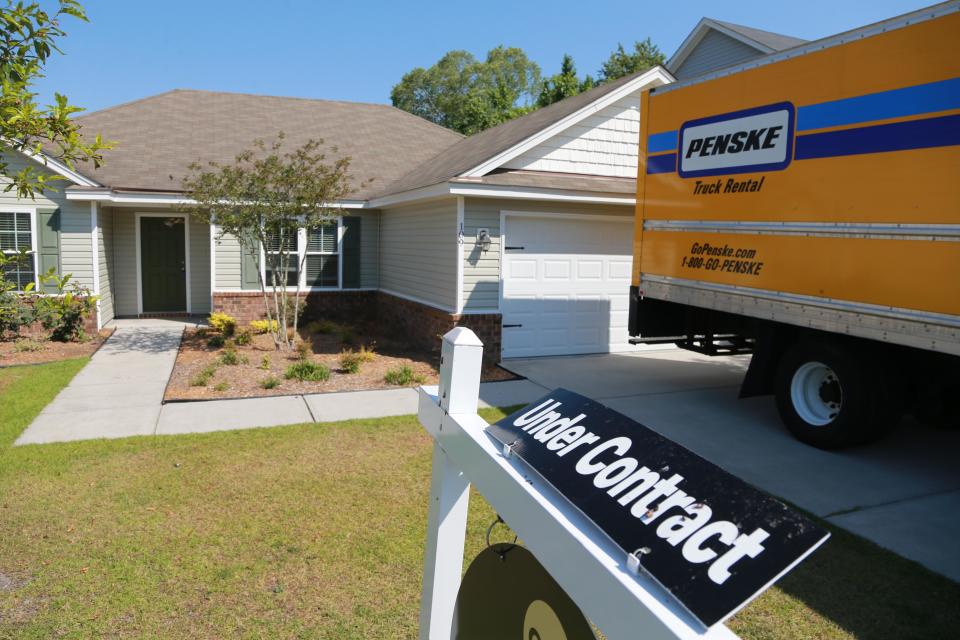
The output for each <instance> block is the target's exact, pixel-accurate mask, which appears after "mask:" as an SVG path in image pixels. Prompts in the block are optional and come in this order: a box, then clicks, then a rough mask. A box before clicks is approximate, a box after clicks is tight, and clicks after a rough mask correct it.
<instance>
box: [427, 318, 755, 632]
mask: <svg viewBox="0 0 960 640" xmlns="http://www.w3.org/2000/svg"><path fill="white" fill-rule="evenodd" d="M482 356H483V345H482V343H481V342H480V340H479V339H478V338H477V336H476V335H475V334H474V333H473V332H472V331H470V330H469V329H465V328H462V327H458V328H456V329H454V330H452V331H450V332H449V333H447V334H446V335H445V336H444V337H443V348H442V360H441V364H440V385H439V386H437V387H421V388H420V390H419V393H420V406H419V418H420V422H421V424H423V426H424V428H426V430H427V432H428V433H429V434H430V435H431V436H432V437H433V438H434V450H433V477H432V481H431V490H430V511H429V520H428V530H427V543H426V557H425V559H424V574H423V595H422V599H421V604H420V638H421V639H422V640H427V639H429V640H449V639H450V637H451V629H452V628H453V614H454V605H455V602H456V598H457V592H458V590H459V588H460V576H461V573H462V570H463V547H464V538H465V535H466V523H467V505H468V500H469V489H470V484H471V483H473V484H474V485H475V486H476V487H477V490H478V491H479V492H480V494H481V495H482V496H483V497H484V498H485V499H486V500H487V502H489V503H490V505H491V506H492V507H493V508H494V509H495V510H496V511H497V513H498V514H500V516H502V517H503V519H504V520H505V521H506V523H507V524H508V525H509V526H510V528H512V529H513V530H514V532H516V533H517V535H518V536H519V537H520V539H521V540H523V542H524V545H525V546H526V547H528V548H529V549H530V551H532V552H533V554H534V555H535V556H536V557H537V559H538V560H539V561H540V563H541V564H542V565H543V566H544V567H545V568H546V569H547V570H548V571H549V572H550V575H551V576H553V578H554V579H555V580H556V581H557V582H558V583H559V584H560V585H561V586H562V587H563V589H564V590H565V591H566V592H567V594H569V595H570V597H571V598H572V599H573V601H574V602H576V604H577V605H578V606H579V607H580V609H581V610H582V611H583V613H584V615H586V616H587V618H588V619H589V620H590V621H591V622H593V623H594V624H595V625H596V626H597V627H598V628H599V629H600V630H601V631H602V632H603V633H604V634H605V635H606V637H607V638H610V639H611V640H619V639H627V638H644V639H645V640H657V639H660V638H663V639H673V638H684V639H686V638H699V639H710V640H714V639H721V638H722V639H731V638H737V636H736V635H735V634H734V633H733V632H731V631H730V630H729V629H727V628H726V627H725V626H724V625H722V624H717V625H714V626H713V627H711V628H709V629H705V628H704V627H703V625H702V624H700V622H698V621H697V620H696V619H695V618H694V617H693V615H691V614H690V613H689V612H687V611H686V610H685V609H684V608H683V607H682V606H681V605H680V604H679V603H677V601H676V600H674V598H673V597H672V596H671V595H670V594H669V593H667V591H666V590H665V589H663V587H661V586H660V585H659V584H657V583H656V582H655V581H654V580H653V579H651V578H649V577H648V576H646V575H644V574H643V573H642V572H641V573H640V574H639V575H637V574H635V573H633V572H632V571H630V569H629V568H628V567H627V558H626V557H625V556H624V553H623V551H622V550H621V549H619V548H618V547H617V546H616V545H615V544H614V543H613V542H612V541H611V540H610V539H609V538H608V537H607V536H605V535H604V534H603V533H602V532H600V531H599V529H597V527H596V525H594V524H593V523H592V522H590V521H589V520H588V519H587V518H586V517H585V516H584V515H583V514H582V513H581V512H580V511H578V510H577V509H576V508H575V507H573V506H572V505H571V504H570V503H569V502H568V501H567V500H566V498H564V497H563V496H562V495H560V494H559V493H558V492H557V491H556V490H555V489H554V488H553V487H552V486H550V485H549V484H548V483H546V482H545V481H544V480H542V479H541V478H540V477H539V476H537V475H536V474H535V473H532V472H530V471H529V470H525V469H524V467H523V464H522V463H521V462H519V461H518V460H516V459H511V458H508V457H506V456H505V455H504V453H503V449H502V447H501V446H498V445H497V443H495V441H494V440H493V439H492V438H490V436H488V435H487V434H486V433H485V432H484V429H485V428H486V427H487V426H488V425H487V422H486V421H485V420H484V419H483V418H481V417H480V416H479V415H477V401H478V397H479V392H480V370H481V366H482V359H483V358H482ZM491 614H492V615H495V612H491Z"/></svg>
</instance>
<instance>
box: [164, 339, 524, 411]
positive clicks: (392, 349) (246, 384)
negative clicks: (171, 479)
mask: <svg viewBox="0 0 960 640" xmlns="http://www.w3.org/2000/svg"><path fill="white" fill-rule="evenodd" d="M350 328H351V329H352V333H353V334H354V339H353V340H351V343H350V344H345V343H344V342H343V341H342V340H341V338H340V337H339V336H338V335H337V334H334V333H326V334H325V333H310V332H308V331H306V330H301V331H300V337H301V339H302V340H303V341H304V342H307V343H309V345H310V353H309V355H308V356H307V359H308V360H310V361H312V362H316V363H320V364H323V365H325V366H326V367H327V368H329V369H330V378H329V379H328V380H325V381H322V382H309V381H299V380H296V379H290V380H288V379H286V378H285V377H284V373H285V372H286V370H287V368H288V367H289V366H291V365H293V364H296V363H297V362H298V361H299V360H300V356H299V355H298V354H297V353H296V352H286V351H277V350H276V349H275V348H274V344H273V339H272V338H271V336H270V335H269V334H264V335H253V339H252V342H251V343H250V344H249V345H242V346H241V345H233V346H228V347H226V348H224V347H212V346H210V345H208V342H207V341H208V339H209V337H210V335H212V333H209V332H206V331H204V330H203V329H200V330H199V331H198V330H188V331H186V332H185V333H184V336H183V341H182V342H181V344H180V352H179V354H178V355H177V361H176V364H175V365H174V368H173V373H172V374H171V376H170V381H169V382H168V383H167V390H166V393H165V394H164V401H165V402H166V401H181V400H214V399H216V400H220V399H225V398H252V397H263V396H283V395H295V394H302V393H328V392H334V391H364V390H370V389H396V388H398V387H397V386H395V385H390V384H388V383H387V382H385V381H384V376H385V375H386V373H387V372H388V371H390V370H392V369H397V368H398V367H403V366H407V367H409V368H410V369H411V370H412V371H413V372H414V374H415V376H418V377H419V379H418V380H416V381H412V382H411V383H410V384H409V385H405V386H411V387H414V386H419V385H420V384H437V382H438V381H439V366H440V354H439V353H431V352H429V351H424V350H416V349H410V348H409V347H408V346H407V345H406V343H405V341H404V340H403V339H402V337H388V336H384V335H382V334H379V333H377V332H376V331H375V329H374V328H373V327H356V326H352V325H351V327H350ZM238 331H239V329H238ZM359 345H363V346H364V347H366V348H368V349H369V348H372V349H373V350H374V351H375V352H376V356H375V358H374V359H373V361H372V362H366V363H363V364H362V365H361V366H360V371H359V372H357V373H347V372H345V371H343V370H342V369H341V368H340V354H341V352H342V351H343V350H344V349H356V348H357V347H358V346H359ZM230 348H234V349H235V350H236V353H237V355H238V356H239V357H240V360H241V362H240V363H239V364H233V365H229V364H223V363H222V362H221V360H222V357H223V353H224V351H225V350H228V349H230ZM211 365H213V366H216V371H215V372H214V374H213V375H212V376H211V377H210V379H209V381H207V383H206V384H205V385H196V384H191V382H196V380H197V377H198V374H200V373H201V372H202V371H203V370H204V369H205V368H207V367H209V366H211ZM271 376H272V377H274V378H276V379H277V380H279V385H278V386H276V387H274V388H272V389H265V388H263V387H262V386H261V383H262V381H263V380H265V379H267V378H270V377H271ZM515 378H516V376H515V375H513V374H512V373H510V372H509V371H506V370H505V369H501V368H500V367H497V366H495V365H489V366H487V367H486V368H485V370H484V372H483V380H484V381H485V382H489V381H497V380H513V379H515Z"/></svg>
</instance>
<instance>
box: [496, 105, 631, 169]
mask: <svg viewBox="0 0 960 640" xmlns="http://www.w3.org/2000/svg"><path fill="white" fill-rule="evenodd" d="M639 132H640V91H639V90H638V91H636V92H635V93H632V94H630V95H628V96H625V97H623V98H621V99H620V100H618V101H617V102H614V103H613V104H611V105H609V106H607V107H604V108H603V109H601V110H600V111H597V112H596V113H594V114H593V115H591V116H588V117H587V118H585V119H583V120H581V121H580V122H578V123H577V124H575V125H573V126H571V127H569V128H567V129H565V130H563V131H562V132H560V133H559V134H557V135H555V136H553V137H552V138H550V139H549V140H546V141H545V142H543V143H541V144H539V145H537V146H536V147H534V148H533V149H530V150H529V151H527V152H526V153H524V154H522V155H520V156H518V157H516V158H514V159H513V160H511V161H510V162H507V163H506V164H505V165H504V166H505V167H507V168H509V169H527V170H531V171H551V172H558V173H580V174H588V175H598V176H612V177H620V178H633V177H636V175H637V143H638V140H639V135H640V134H639Z"/></svg>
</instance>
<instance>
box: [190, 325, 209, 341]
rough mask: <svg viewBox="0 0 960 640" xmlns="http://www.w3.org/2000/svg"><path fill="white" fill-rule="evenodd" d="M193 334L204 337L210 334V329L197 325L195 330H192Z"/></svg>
mask: <svg viewBox="0 0 960 640" xmlns="http://www.w3.org/2000/svg"><path fill="white" fill-rule="evenodd" d="M193 335H195V336H197V337H198V338H206V337H207V336H208V335H210V329H209V327H198V328H197V330H196V331H194V332H193Z"/></svg>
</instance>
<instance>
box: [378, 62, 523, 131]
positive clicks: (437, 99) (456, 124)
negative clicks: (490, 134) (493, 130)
mask: <svg viewBox="0 0 960 640" xmlns="http://www.w3.org/2000/svg"><path fill="white" fill-rule="evenodd" d="M539 86H540V67H539V66H538V65H537V64H536V63H535V62H533V61H531V60H530V59H529V58H528V57H527V54H526V53H524V51H523V50H522V49H518V48H516V47H503V46H499V47H496V48H494V49H491V50H490V51H489V52H487V57H486V59H485V60H484V61H482V62H481V61H479V60H477V59H476V58H475V57H474V56H473V55H472V54H471V53H470V52H468V51H450V52H448V53H447V54H445V55H444V56H443V57H442V58H440V60H439V61H437V63H436V64H435V65H433V66H432V67H430V68H429V69H423V68H421V67H418V68H416V69H414V70H412V71H410V72H408V73H406V74H404V76H403V78H402V79H401V80H400V82H399V83H397V84H396V85H395V86H394V87H393V90H392V91H391V92H390V99H391V101H392V102H393V106H395V107H397V108H399V109H403V110H404V111H408V112H410V113H412V114H414V115H418V116H420V117H421V118H425V119H427V120H430V121H431V122H435V123H436V124H439V125H441V126H443V127H447V128H448V129H453V130H454V131H459V132H460V133H463V134H466V135H470V134H473V133H477V132H478V131H483V130H484V129H487V128H489V127H492V126H496V125H498V124H500V123H501V122H506V121H507V120H510V119H512V118H515V117H517V116H519V115H523V114H524V113H527V112H528V111H530V109H531V105H532V103H533V102H534V99H535V94H536V92H537V91H538V88H539Z"/></svg>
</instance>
